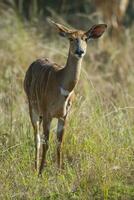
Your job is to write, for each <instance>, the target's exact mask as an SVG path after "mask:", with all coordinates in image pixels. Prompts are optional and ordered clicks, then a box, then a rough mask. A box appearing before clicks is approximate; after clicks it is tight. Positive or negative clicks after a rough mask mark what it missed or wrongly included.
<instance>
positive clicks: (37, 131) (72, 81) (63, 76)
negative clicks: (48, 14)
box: [24, 21, 107, 175]
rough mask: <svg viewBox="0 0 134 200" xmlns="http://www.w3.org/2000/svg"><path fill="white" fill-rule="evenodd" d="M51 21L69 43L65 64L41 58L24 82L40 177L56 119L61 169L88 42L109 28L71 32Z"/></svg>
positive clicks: (58, 155) (100, 26)
mask: <svg viewBox="0 0 134 200" xmlns="http://www.w3.org/2000/svg"><path fill="white" fill-rule="evenodd" d="M51 22H52V24H53V25H54V26H55V27H56V28H57V30H58V32H59V34H60V35H61V36H62V37H66V38H67V39H68V41H69V44H70V47H69V52H68V57H67V61H66V64H65V66H64V67H61V66H60V65H58V64H56V63H53V62H51V61H49V60H48V59H38V60H36V61H34V62H33V63H32V64H31V65H30V67H29V68H28V70H27V72H26V75H25V80H24V89H25V92H26V95H27V98H28V103H29V113H30V118H31V122H32V126H33V128H34V140H35V167H36V170H37V172H38V174H39V175H40V174H41V173H42V170H43V167H44V165H46V153H47V150H48V146H49V131H50V124H51V121H52V119H53V118H57V119H58V126H57V164H58V166H59V167H61V166H62V152H61V148H62V142H63V135H64V130H65V124H66V119H67V116H68V113H69V110H70V107H71V104H72V100H73V96H74V88H75V87H76V85H77V83H78V80H79V76H80V71H81V64H82V60H83V57H84V55H85V53H86V48H87V42H88V40H90V39H97V38H99V37H100V36H101V35H102V34H103V33H104V31H105V29H106V27H107V25H106V24H99V25H94V26H92V27H91V28H90V29H89V30H88V31H87V32H85V31H81V30H70V29H68V28H67V27H65V26H63V25H61V24H58V23H55V22H53V21H51ZM42 128H43V129H42ZM41 130H43V131H41Z"/></svg>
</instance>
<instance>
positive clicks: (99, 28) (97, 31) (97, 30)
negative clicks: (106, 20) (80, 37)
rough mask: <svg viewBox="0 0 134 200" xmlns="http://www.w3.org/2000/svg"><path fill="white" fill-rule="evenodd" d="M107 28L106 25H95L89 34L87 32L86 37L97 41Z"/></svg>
mask: <svg viewBox="0 0 134 200" xmlns="http://www.w3.org/2000/svg"><path fill="white" fill-rule="evenodd" d="M106 28H107V25H106V24H98V25H94V26H92V28H90V29H89V30H88V31H87V32H85V35H86V37H87V39H90V38H91V39H97V38H99V37H100V36H101V35H102V34H103V33H104V32H105V30H106Z"/></svg>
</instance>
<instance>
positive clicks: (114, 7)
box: [94, 0, 129, 29]
mask: <svg viewBox="0 0 134 200" xmlns="http://www.w3.org/2000/svg"><path fill="white" fill-rule="evenodd" d="M94 3H95V5H96V8H97V10H100V12H101V14H102V17H103V19H105V20H106V21H107V23H109V24H111V26H112V27H113V28H114V29H118V28H119V27H120V26H121V25H122V22H123V18H124V16H125V13H126V10H127V7H128V4H129V0H110V1H108V0H94Z"/></svg>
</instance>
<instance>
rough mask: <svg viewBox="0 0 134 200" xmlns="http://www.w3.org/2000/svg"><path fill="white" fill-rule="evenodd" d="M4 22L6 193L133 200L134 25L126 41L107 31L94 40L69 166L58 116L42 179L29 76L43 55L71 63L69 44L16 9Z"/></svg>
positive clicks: (0, 125) (0, 87)
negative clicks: (59, 148)
mask: <svg viewBox="0 0 134 200" xmlns="http://www.w3.org/2000/svg"><path fill="white" fill-rule="evenodd" d="M0 28H1V32H0V47H1V48H0V61H1V65H0V116H1V117H0V133H1V134H0V158H1V162H0V171H1V173H0V199H38V200H41V199H54V200H55V199H57V200H59V199H62V200H63V199H64V200H66V199H79V200H80V199H83V200H85V199H89V200H92V199H93V200H95V199H96V200H99V199H104V200H107V199H109V200H117V199H121V200H132V199H133V198H134V176H133V175H134V174H133V168H134V162H133V152H134V148H133V147H134V134H133V133H134V98H133V97H134V89H133V85H134V79H133V75H134V69H133V63H134V55H133V50H134V46H133V42H134V38H133V28H131V29H128V30H127V31H124V33H123V34H122V37H123V41H118V40H115V41H111V39H110V38H109V37H108V36H104V38H103V40H101V42H100V43H97V42H91V43H90V44H89V48H88V52H87V55H86V57H85V60H84V63H83V66H82V74H81V79H80V82H79V84H78V87H77V89H76V101H75V102H74V105H73V107H72V110H71V113H70V117H69V119H68V125H67V130H66V134H65V138H64V166H65V167H64V170H62V171H59V170H58V169H57V166H56V161H55V160H56V156H55V154H56V151H55V148H56V135H55V130H56V128H55V123H53V125H52V131H51V137H50V148H49V151H48V165H47V167H46V168H45V170H44V172H43V177H42V178H38V177H37V174H36V172H35V171H34V143H33V133H32V126H31V123H30V120H29V116H28V109H27V104H26V98H25V94H24V92H23V78H24V74H25V71H26V68H27V67H28V65H29V64H30V63H31V62H32V61H33V60H35V59H36V58H37V57H42V56H44V57H48V58H50V59H52V60H55V61H57V62H59V63H61V64H64V63H65V60H66V57H67V48H68V44H67V41H64V40H62V39H60V38H58V37H56V36H55V33H54V36H53V37H51V38H49V37H48V35H47V34H45V29H44V28H42V32H40V31H38V29H36V28H35V27H34V28H33V26H32V25H30V24H24V22H23V21H21V19H20V18H19V17H18V16H17V15H16V13H14V12H13V11H12V10H10V11H8V12H7V13H1V21H0ZM87 28H88V27H87ZM42 33H43V34H44V35H45V37H44V35H43V34H42ZM52 35H53V34H52ZM54 38H55V39H54Z"/></svg>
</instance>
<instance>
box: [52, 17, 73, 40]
mask: <svg viewBox="0 0 134 200" xmlns="http://www.w3.org/2000/svg"><path fill="white" fill-rule="evenodd" d="M49 22H51V23H52V24H54V26H55V27H56V28H57V29H58V31H59V34H60V36H62V37H67V36H68V35H69V34H70V33H72V30H70V29H68V28H67V27H65V26H63V25H61V24H58V23H56V22H54V21H53V20H51V19H49Z"/></svg>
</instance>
